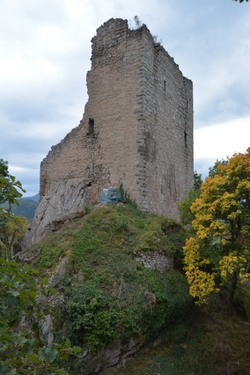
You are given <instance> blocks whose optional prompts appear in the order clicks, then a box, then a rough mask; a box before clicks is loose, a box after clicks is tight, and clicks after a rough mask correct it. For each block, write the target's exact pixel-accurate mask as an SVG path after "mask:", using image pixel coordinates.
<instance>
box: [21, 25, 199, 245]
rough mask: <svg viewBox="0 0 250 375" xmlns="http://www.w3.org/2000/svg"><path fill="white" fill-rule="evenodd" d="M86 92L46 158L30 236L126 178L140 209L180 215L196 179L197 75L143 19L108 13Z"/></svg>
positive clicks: (30, 239) (29, 239)
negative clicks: (187, 72)
mask: <svg viewBox="0 0 250 375" xmlns="http://www.w3.org/2000/svg"><path fill="white" fill-rule="evenodd" d="M91 60H92V67H91V70H90V71H89V72H88V74H87V88H88V94H89V100H88V102H87V104H86V106H85V113H84V115H83V118H82V120H81V122H80V124H79V126H78V127H77V128H74V129H73V130H72V131H71V132H70V133H69V134H68V135H67V136H66V137H65V138H64V139H63V140H62V141H61V142H60V143H59V144H57V145H56V146H53V147H52V149H51V151H50V152H49V153H48V155H47V157H46V158H45V159H44V160H43V161H42V163H41V172H40V202H39V205H38V208H37V211H36V214H35V218H34V220H33V222H32V223H31V227H30V230H29V232H28V234H27V236H26V239H25V241H26V244H31V243H34V242H36V241H37V240H38V239H40V238H41V237H42V236H43V234H44V233H45V232H46V228H48V225H49V224H50V223H51V222H52V221H54V220H57V219H58V218H59V217H62V215H64V214H67V213H72V212H76V211H79V210H81V209H82V208H83V207H84V206H85V205H87V204H91V203H95V202H96V201H98V199H99V194H100V192H101V191H102V189H103V188H108V187H119V186H120V185H121V184H122V185H123V187H124V189H125V190H126V192H127V193H128V194H129V196H130V198H131V199H133V200H134V201H135V202H136V203H137V204H138V206H139V207H140V208H141V209H142V210H146V211H151V212H155V213H157V214H160V215H165V216H168V217H171V218H175V219H176V218H178V210H177V202H179V201H181V200H182V199H183V198H184V197H185V195H186V194H187V192H188V190H189V189H190V188H191V186H192V183H193V93H192V82H191V81H190V80H188V79H187V78H185V77H183V75H182V73H181V71H180V70H179V67H178V65H177V64H176V63H175V62H174V60H173V58H172V57H170V56H169V54H168V53H167V52H166V51H165V49H164V48H163V47H162V46H161V45H160V44H159V43H155V42H154V39H153V37H152V35H151V33H150V32H149V30H148V29H147V27H146V26H145V25H143V26H141V27H140V28H138V29H136V30H131V29H129V28H128V23H127V21H126V20H122V19H110V20H109V21H107V22H106V23H104V25H103V26H101V27H100V28H99V29H97V34H96V36H95V37H94V38H93V39H92V57H91Z"/></svg>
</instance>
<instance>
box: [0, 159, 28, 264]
mask: <svg viewBox="0 0 250 375" xmlns="http://www.w3.org/2000/svg"><path fill="white" fill-rule="evenodd" d="M23 192H25V190H24V189H23V187H22V184H21V182H20V181H18V180H16V178H15V177H14V176H12V175H10V174H9V170H8V163H7V162H6V161H4V160H3V159H0V256H2V257H4V258H5V259H7V260H11V259H13V256H14V252H15V247H16V246H17V243H18V241H20V240H21V238H22V237H23V235H24V233H25V231H26V227H27V220H26V219H25V218H23V217H16V216H15V215H13V213H12V210H11V208H12V205H13V204H16V205H18V204H19V203H18V198H20V197H21V196H22V193H23ZM6 205H7V208H6Z"/></svg>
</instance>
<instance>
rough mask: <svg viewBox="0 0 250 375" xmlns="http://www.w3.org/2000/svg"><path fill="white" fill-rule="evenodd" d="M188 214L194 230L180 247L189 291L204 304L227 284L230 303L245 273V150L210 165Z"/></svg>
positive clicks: (248, 248) (248, 251)
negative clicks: (182, 252)
mask: <svg viewBox="0 0 250 375" xmlns="http://www.w3.org/2000/svg"><path fill="white" fill-rule="evenodd" d="M191 212H192V214H193V215H194V219H193V221H192V228H193V231H194V234H193V235H192V236H191V237H190V238H188V239H187V241H186V244H185V246H184V249H183V250H184V255H185V257H184V262H185V271H186V276H187V280H188V283H189V285H190V294H191V295H192V296H193V297H194V298H196V299H197V303H207V302H208V299H209V296H210V294H211V293H213V292H216V291H219V290H220V288H221V287H222V286H223V285H224V284H228V285H230V296H229V300H230V302H232V301H233V297H234V292H235V288H236V285H237V282H238V281H240V282H243V283H244V282H245V281H246V280H247V278H248V277H249V276H250V275H249V273H248V272H249V257H250V235H249V233H250V148H249V149H248V150H247V152H246V153H245V154H235V155H234V156H233V157H232V158H230V159H228V161H227V162H226V163H225V162H223V163H219V162H217V163H216V173H213V174H212V176H210V177H208V178H207V179H206V180H205V181H204V183H203V184H202V186H201V194H200V196H199V197H198V198H197V199H196V200H195V201H194V202H193V203H192V205H191Z"/></svg>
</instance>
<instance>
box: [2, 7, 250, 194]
mask: <svg viewBox="0 0 250 375" xmlns="http://www.w3.org/2000/svg"><path fill="white" fill-rule="evenodd" d="M135 15H137V16H138V17H139V18H140V20H141V21H142V22H143V23H145V24H146V25H147V26H148V28H149V29H150V31H151V33H152V34H153V35H157V37H158V40H159V41H161V43H162V44H163V46H164V48H165V49H166V50H167V51H168V52H169V54H170V55H171V56H172V57H174V59H175V61H176V62H177V64H179V66H180V69H181V71H182V73H183V74H184V75H185V76H186V77H188V78H189V79H191V80H192V81H193V85H194V127H195V137H194V156H195V169H196V170H197V171H198V172H199V173H202V174H203V176H206V174H207V172H208V168H209V167H210V166H211V165H213V163H214V162H215V161H216V160H217V159H219V160H220V159H226V158H227V156H229V157H230V156H232V154H233V153H234V152H244V151H245V150H246V149H247V147H249V146H250V2H248V3H242V4H240V3H239V2H235V1H232V0H105V1H104V0H0V158H2V159H4V160H7V161H8V162H9V170H10V172H11V173H12V174H14V175H15V176H16V177H17V178H18V179H20V181H21V182H22V184H23V186H24V188H25V189H26V190H27V194H26V195H34V194H36V193H37V192H38V191H39V169H40V162H41V161H42V159H43V158H44V157H45V156H46V155H47V153H48V152H49V150H50V148H51V146H52V145H55V144H57V143H58V142H60V140H61V139H62V138H64V136H65V135H66V134H67V133H68V132H69V131H70V130H71V129H72V128H74V127H76V126H77V125H78V124H79V122H80V120H81V118H82V114H83V111H84V106H85V103H86V101H87V99H88V98H87V90H86V73H87V71H88V70H89V69H90V57H91V42H90V40H91V38H92V37H93V36H94V35H95V33H96V29H97V28H98V27H99V26H100V25H102V24H103V23H104V22H105V21H107V20H108V19H109V18H112V17H113V18H126V19H128V20H133V17H134V16H135Z"/></svg>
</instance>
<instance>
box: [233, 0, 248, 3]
mask: <svg viewBox="0 0 250 375" xmlns="http://www.w3.org/2000/svg"><path fill="white" fill-rule="evenodd" d="M235 1H238V0H235ZM244 1H246V2H247V1H248V0H239V2H240V3H243V2H244Z"/></svg>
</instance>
